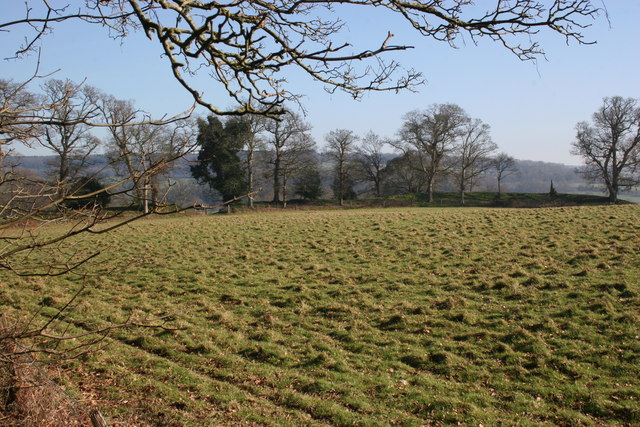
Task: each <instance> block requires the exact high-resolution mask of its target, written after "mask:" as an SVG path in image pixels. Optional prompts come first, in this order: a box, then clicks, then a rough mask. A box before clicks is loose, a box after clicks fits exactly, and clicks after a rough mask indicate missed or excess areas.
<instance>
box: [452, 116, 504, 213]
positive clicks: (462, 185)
mask: <svg viewBox="0 0 640 427" xmlns="http://www.w3.org/2000/svg"><path fill="white" fill-rule="evenodd" d="M497 148H498V146H497V145H496V144H494V142H493V141H492V140H491V135H490V127H489V125H488V124H486V123H483V122H482V120H480V119H474V120H470V121H469V122H468V123H466V124H465V125H464V127H463V129H462V136H461V138H460V142H459V144H458V146H457V147H456V149H455V151H456V153H455V158H456V166H455V167H454V169H455V175H456V180H457V182H458V189H459V191H460V203H462V204H463V205H464V203H465V200H464V194H465V191H466V190H467V189H469V188H471V186H472V183H473V181H474V180H475V179H476V178H477V177H479V176H480V175H482V174H483V173H484V172H485V171H486V170H487V169H489V168H490V167H491V162H490V158H489V156H490V155H491V154H492V153H493V152H494V151H495V150H496V149H497Z"/></svg>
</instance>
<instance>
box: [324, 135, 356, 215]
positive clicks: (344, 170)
mask: <svg viewBox="0 0 640 427" xmlns="http://www.w3.org/2000/svg"><path fill="white" fill-rule="evenodd" d="M325 139H326V141H327V144H328V147H327V148H328V150H327V155H328V156H329V158H330V159H331V160H332V161H333V162H334V185H333V186H334V193H335V197H336V199H338V201H339V202H340V206H343V205H344V198H345V196H346V195H347V192H348V190H349V187H350V186H349V185H348V184H349V181H350V178H351V173H352V172H351V171H350V168H349V164H350V163H351V161H352V160H353V159H352V154H353V153H354V152H355V148H356V146H355V144H356V142H357V141H358V137H357V136H356V135H355V134H354V133H353V132H352V131H350V130H347V129H336V130H332V131H331V132H329V134H328V135H327V136H326V138H325Z"/></svg>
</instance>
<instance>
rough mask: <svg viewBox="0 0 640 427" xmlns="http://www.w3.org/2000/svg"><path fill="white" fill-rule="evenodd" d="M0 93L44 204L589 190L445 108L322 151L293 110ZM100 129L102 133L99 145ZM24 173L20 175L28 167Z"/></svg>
mask: <svg viewBox="0 0 640 427" xmlns="http://www.w3.org/2000/svg"><path fill="white" fill-rule="evenodd" d="M0 95H1V96H2V98H3V102H4V104H5V105H10V106H11V107H12V109H13V110H7V111H5V112H4V113H3V115H4V116H5V119H11V120H5V121H6V122H7V123H8V125H5V126H4V127H3V129H4V130H3V133H2V134H1V135H0V137H2V146H3V147H8V146H10V144H11V143H22V144H25V145H28V146H31V147H34V146H40V147H42V148H44V149H46V150H48V151H50V152H51V156H48V157H47V158H46V159H47V160H46V165H39V167H38V168H37V169H39V172H40V173H39V174H38V175H39V176H38V177H34V179H33V180H32V181H33V182H36V181H37V180H45V181H46V182H47V183H48V191H47V193H46V197H47V198H49V199H51V198H57V199H65V198H68V199H70V200H72V199H74V197H77V196H78V195H82V194H87V193H93V192H100V190H101V189H105V188H107V189H108V191H103V194H102V195H101V197H100V198H95V199H91V202H99V203H101V204H107V203H111V204H117V205H120V206H122V205H130V206H134V207H138V208H140V209H141V210H143V211H144V212H149V211H150V210H153V208H155V207H157V206H159V205H162V204H167V203H171V204H176V205H178V206H189V205H192V204H195V203H204V204H211V203H215V202H219V201H226V200H231V199H234V198H236V197H243V196H245V195H249V197H248V199H247V200H248V203H249V205H250V206H253V203H254V201H255V200H258V201H267V202H271V203H273V204H274V205H278V206H286V205H287V202H288V201H289V200H292V199H297V200H316V199H330V198H333V199H335V200H336V202H337V203H339V204H340V205H342V204H344V202H345V200H349V199H355V198H380V197H391V196H397V195H403V194H424V195H426V198H427V200H428V201H433V198H434V194H435V192H436V191H440V192H455V193H457V194H459V201H460V203H461V204H464V203H465V194H466V193H467V192H469V191H496V192H497V193H498V196H499V195H500V193H501V192H502V191H503V190H505V188H504V186H503V184H504V182H505V181H509V186H508V188H507V190H508V191H512V192H544V191H549V190H550V186H551V181H552V180H553V181H555V186H556V187H555V188H559V189H560V191H562V192H588V191H589V190H590V187H588V186H586V185H580V184H579V183H578V182H577V180H576V175H575V171H574V170H573V169H572V168H568V167H566V166H564V165H557V167H556V166H553V165H552V164H549V163H542V162H526V161H519V162H517V161H516V160H515V159H514V158H513V157H511V156H509V155H508V154H506V153H504V152H500V151H499V150H498V147H497V145H496V144H495V143H494V142H493V141H492V139H491V133H490V131H491V130H490V127H489V125H487V124H486V123H484V122H483V121H482V120H481V119H478V118H472V117H470V116H469V115H468V114H467V113H466V112H465V111H464V110H463V109H462V108H461V107H459V106H458V105H455V104H433V105H431V106H429V107H428V108H426V109H424V110H414V111H411V112H408V113H407V114H405V115H404V116H403V119H402V123H401V124H400V127H399V129H398V130H397V132H396V133H395V136H394V137H392V138H390V137H384V136H381V135H379V134H376V133H375V132H373V131H370V132H369V133H367V134H365V135H357V134H355V133H354V132H353V131H351V130H349V129H335V130H332V131H331V132H329V133H328V134H327V135H326V136H325V138H324V144H323V147H322V148H321V147H320V146H319V144H318V141H315V140H314V139H313V138H312V136H311V130H312V126H311V124H310V123H308V122H306V121H305V120H304V119H303V118H302V117H301V116H300V115H298V114H296V113H294V112H291V111H287V112H286V113H285V114H283V115H280V116H278V117H277V118H272V117H267V115H253V114H246V115H242V116H230V117H228V118H223V117H217V116H208V117H206V118H202V117H200V118H197V117H192V116H191V114H190V113H191V112H190V111H189V112H187V113H185V114H183V115H182V116H178V117H173V118H169V119H163V120H153V119H152V118H151V117H150V116H149V114H147V113H146V112H144V111H143V110H141V109H139V108H137V107H136V106H135V104H134V103H133V102H132V101H126V100H119V99H116V98H114V97H113V96H111V95H108V94H105V93H103V92H101V91H100V90H98V89H96V88H93V87H91V86H87V85H78V84H75V83H73V82H71V81H69V80H66V81H62V80H56V79H51V80H48V81H46V82H45V83H43V84H42V85H41V87H40V91H39V92H36V93H34V92H30V91H28V90H27V88H26V86H25V85H17V84H13V83H12V82H11V81H7V80H0ZM11 111H16V113H15V114H16V117H20V115H24V114H25V111H26V112H28V113H29V114H33V115H36V116H37V118H38V126H25V125H21V124H20V123H21V120H22V119H20V120H18V119H15V120H14V119H12V117H13V116H11ZM98 128H101V129H104V131H103V133H102V134H101V135H100V136H101V137H100V138H99V137H98V136H96V132H95V130H96V129H98ZM9 135H12V138H13V139H8V137H9ZM14 140H15V141H14ZM96 153H102V154H100V155H97V154H96ZM0 156H1V157H0V160H1V161H2V167H3V170H8V169H11V170H12V171H19V170H20V169H19V168H18V166H19V165H20V161H17V160H16V158H15V157H12V156H11V151H8V150H6V149H5V150H4V151H2V152H1V153H0ZM185 165H188V166H185ZM22 168H23V170H22V172H20V173H21V174H22V176H23V177H24V176H26V177H27V178H28V175H29V172H28V170H29V169H31V170H33V167H32V168H29V167H26V166H25V165H22ZM554 191H555V189H554ZM14 193H15V191H11V192H9V194H14ZM31 193H33V194H34V197H35V198H36V199H38V204H39V205H45V204H46V201H42V200H40V199H42V197H41V193H42V192H41V191H35V190H32V191H31ZM34 200H35V199H33V198H31V199H29V200H27V201H26V202H25V203H34ZM67 206H75V205H74V203H73V202H69V203H67Z"/></svg>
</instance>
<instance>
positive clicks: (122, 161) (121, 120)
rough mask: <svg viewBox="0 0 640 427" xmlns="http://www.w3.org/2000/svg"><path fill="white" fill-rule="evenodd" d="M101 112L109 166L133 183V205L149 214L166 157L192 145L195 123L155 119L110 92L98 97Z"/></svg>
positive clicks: (176, 155)
mask: <svg viewBox="0 0 640 427" xmlns="http://www.w3.org/2000/svg"><path fill="white" fill-rule="evenodd" d="M100 111H101V114H102V117H103V119H104V121H105V123H106V124H108V129H109V134H110V135H109V139H108V140H107V156H108V157H109V159H110V161H111V165H112V166H113V167H114V168H115V169H116V171H118V172H119V174H120V175H121V176H124V177H126V179H127V182H128V183H130V184H131V185H132V187H133V188H132V196H133V200H134V204H136V205H138V206H139V207H140V208H142V209H143V211H144V212H145V213H149V211H150V210H149V204H150V203H151V204H155V202H156V199H157V198H158V193H159V186H158V181H157V179H158V177H159V176H160V175H161V174H163V173H166V172H168V171H169V168H170V166H171V162H169V160H171V159H177V158H180V157H184V156H185V155H186V154H188V153H189V152H191V151H193V149H194V148H195V135H196V130H195V122H194V121H193V120H189V119H182V120H178V121H175V122H171V123H164V122H161V123H158V122H154V121H152V120H150V119H149V117H148V114H146V113H145V112H144V111H142V110H139V109H137V108H136V107H135V106H134V104H133V102H132V101H123V100H119V99H116V98H114V97H112V96H110V95H102V96H101V100H100ZM159 165H162V167H159ZM150 171H153V173H150Z"/></svg>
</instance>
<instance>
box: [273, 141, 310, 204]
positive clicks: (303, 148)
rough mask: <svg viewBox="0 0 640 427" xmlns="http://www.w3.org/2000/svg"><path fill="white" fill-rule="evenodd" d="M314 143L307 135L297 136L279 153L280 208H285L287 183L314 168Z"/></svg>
mask: <svg viewBox="0 0 640 427" xmlns="http://www.w3.org/2000/svg"><path fill="white" fill-rule="evenodd" d="M315 148H316V143H315V141H314V140H313V138H311V135H309V134H308V133H302V134H299V135H298V136H297V137H296V138H293V139H292V140H291V143H290V144H288V145H287V146H285V147H284V149H283V150H282V151H281V161H280V170H281V172H282V174H281V176H282V181H281V182H282V206H283V207H285V208H286V207H287V194H288V190H289V183H290V182H291V181H297V180H299V179H300V178H301V176H302V175H303V174H304V172H305V171H307V170H311V169H313V168H314V167H316V166H317V165H316V163H317V161H316V158H315Z"/></svg>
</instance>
